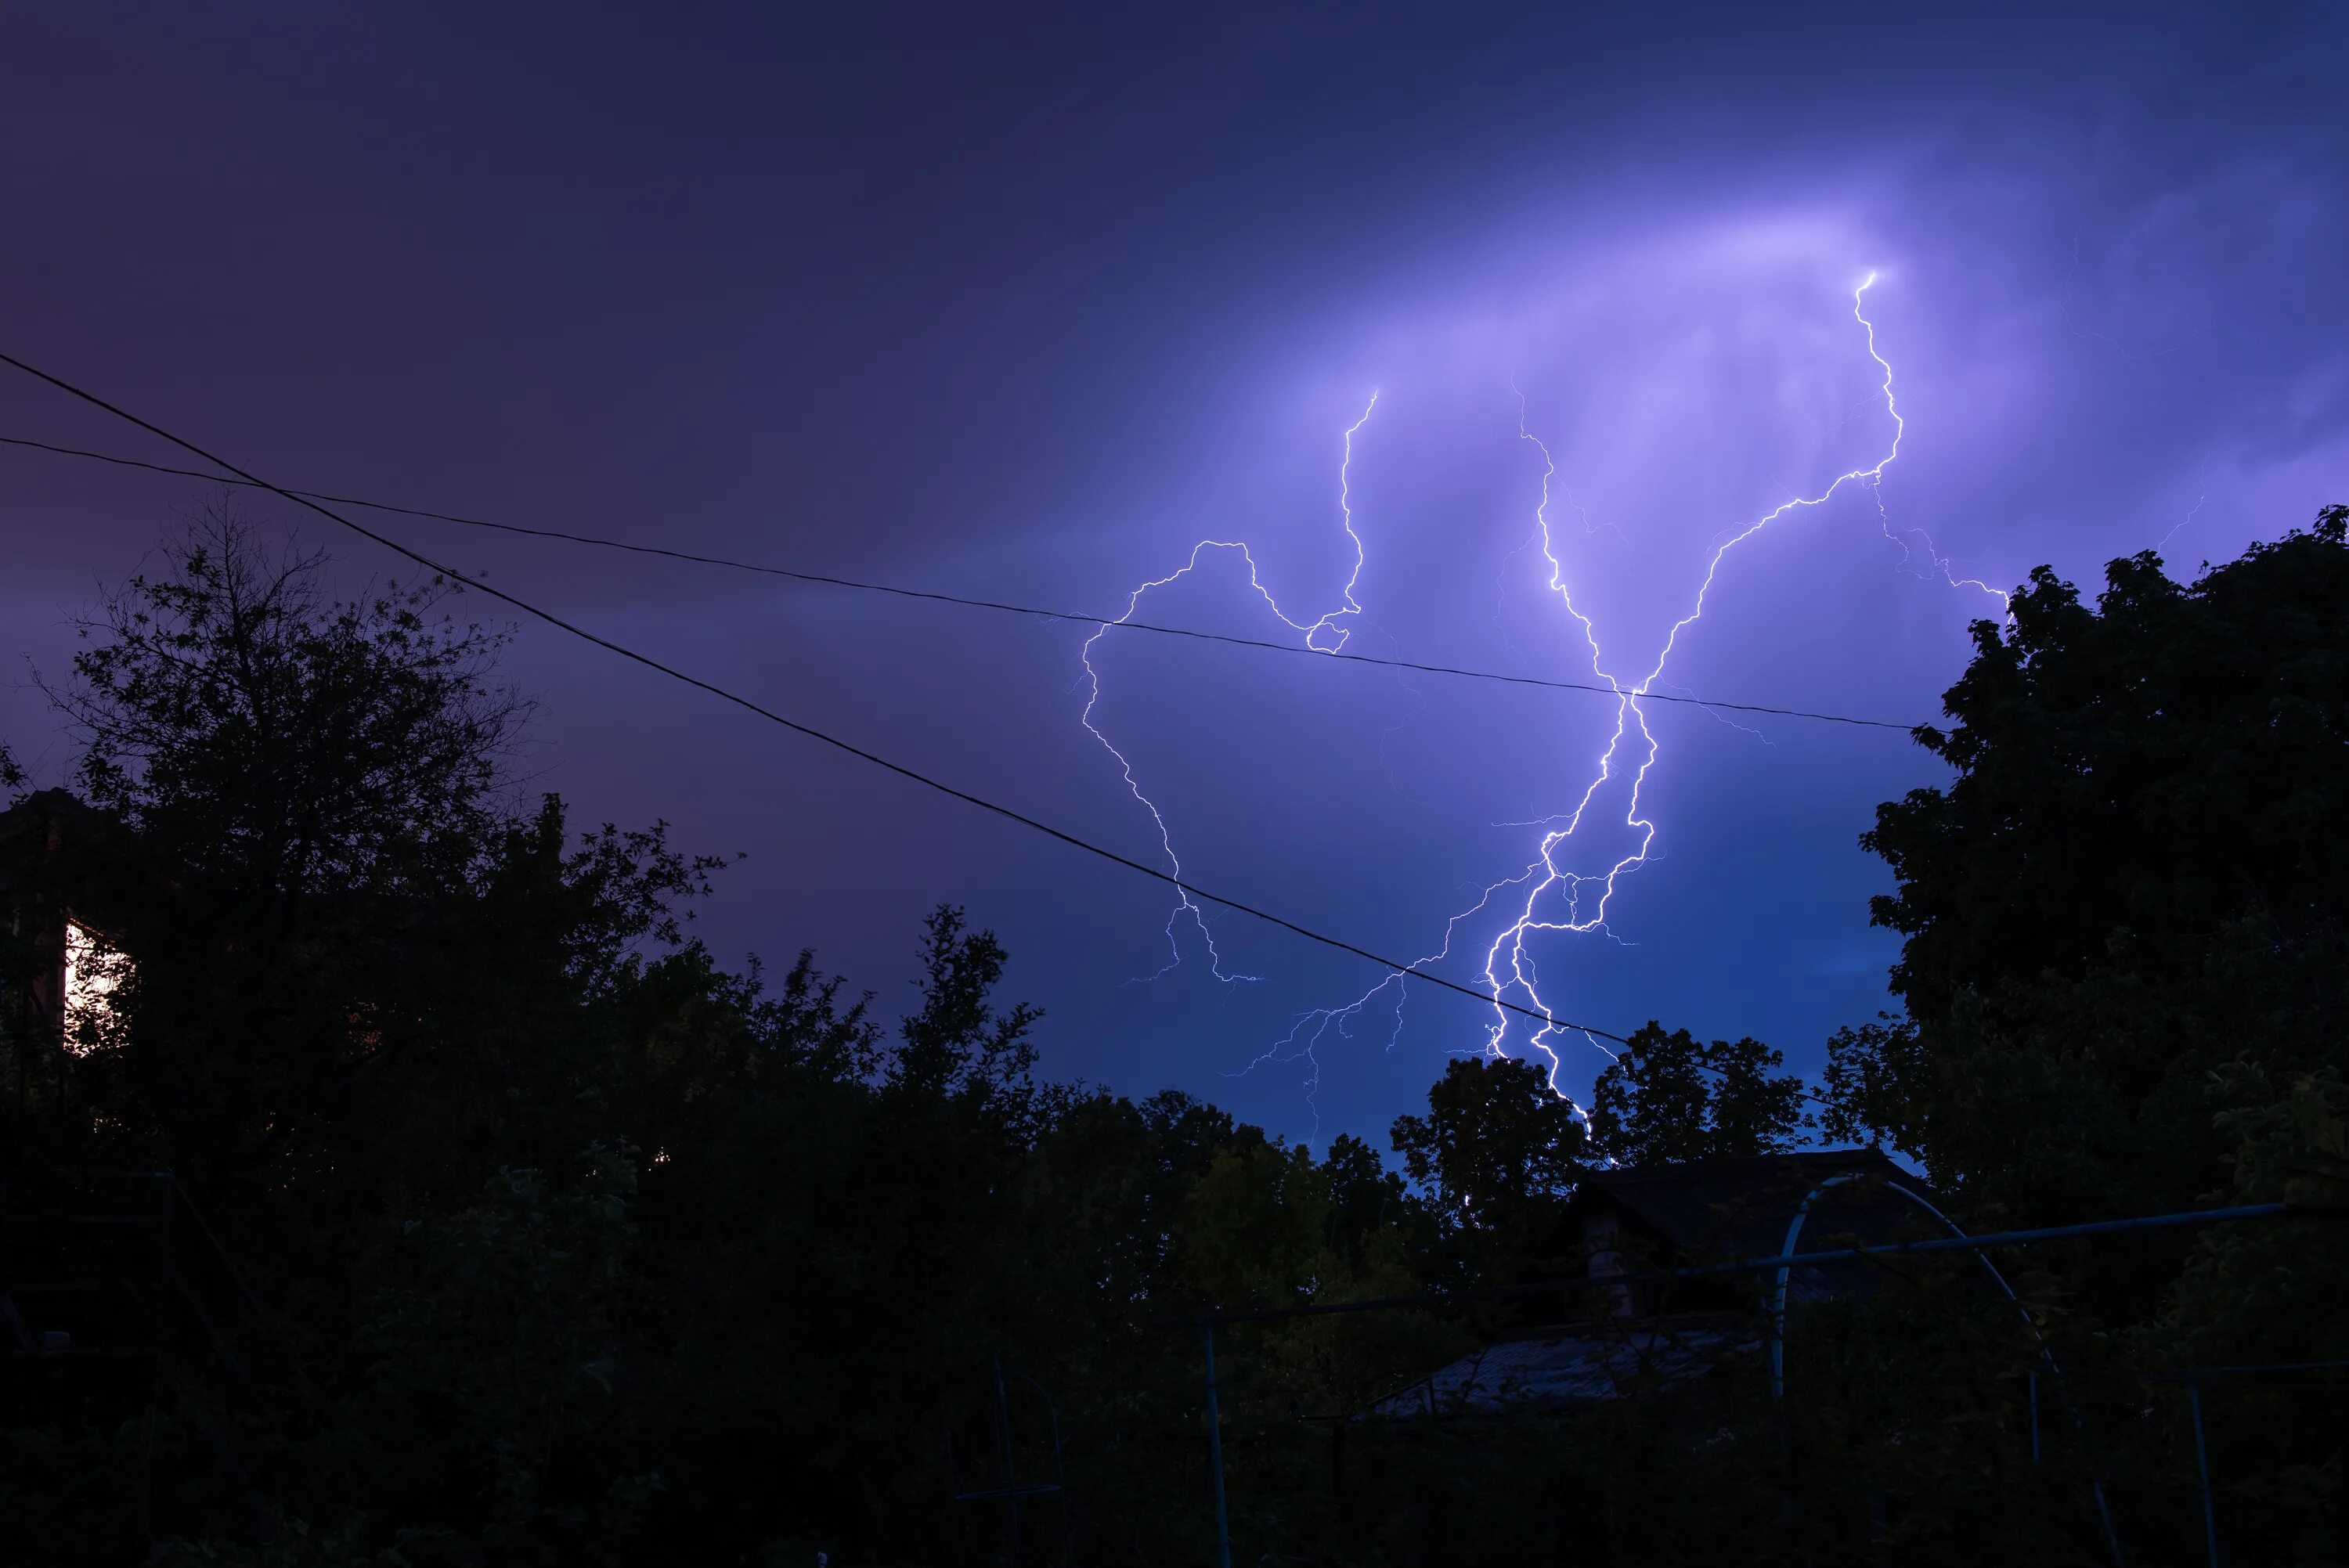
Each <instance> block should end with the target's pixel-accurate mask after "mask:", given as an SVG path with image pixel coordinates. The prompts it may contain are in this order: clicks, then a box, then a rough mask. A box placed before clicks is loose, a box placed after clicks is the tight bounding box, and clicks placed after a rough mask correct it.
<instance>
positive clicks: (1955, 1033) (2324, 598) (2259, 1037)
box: [1829, 507, 2349, 1218]
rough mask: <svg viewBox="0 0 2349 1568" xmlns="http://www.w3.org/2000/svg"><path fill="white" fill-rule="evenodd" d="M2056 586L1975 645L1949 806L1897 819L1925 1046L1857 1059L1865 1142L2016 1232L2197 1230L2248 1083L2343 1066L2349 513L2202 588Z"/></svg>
mask: <svg viewBox="0 0 2349 1568" xmlns="http://www.w3.org/2000/svg"><path fill="white" fill-rule="evenodd" d="M1974 637H1975V644H1976V652H1975V657H1974V660H1973V662H1972V663H1971V665H1969V666H1968V668H1967V670H1966V672H1965V674H1964V675H1963V676H1961V679H1960V680H1959V681H1958V683H1957V684H1956V685H1955V686H1952V687H1951V690H1950V692H1949V694H1948V696H1947V697H1946V699H1945V705H1946V707H1947V708H1948V711H1949V713H1950V715H1951V717H1952V718H1953V719H1955V720H1956V721H1957V722H1956V723H1955V724H1954V725H1953V726H1952V727H1950V728H1948V729H1946V730H1943V729H1926V730H1922V731H1920V736H1919V738H1920V740H1921V741H1922V742H1923V743H1924V744H1925V745H1926V746H1927V748H1929V749H1930V750H1931V751H1932V752H1933V753H1934V754H1935V755H1936V756H1938V757H1940V758H1942V759H1943V760H1944V761H1946V762H1948V763H1949V764H1950V765H1951V767H1952V768H1953V769H1955V770H1956V776H1955V778H1954V779H1952V780H1951V782H1950V783H1949V784H1947V785H1946V786H1943V787H1940V788H1936V789H1919V790H1916V791H1913V792H1911V793H1910V794H1909V796H1908V797H1907V798H1906V799H1902V800H1899V801H1896V802H1889V803H1888V804H1886V805H1884V806H1883V807H1881V808H1879V809H1878V814H1877V825H1876V827H1875V829H1874V830H1872V831H1870V832H1869V833H1868V834H1867V835H1866V836H1865V837H1864V838H1863V840H1862V843H1863V844H1864V845H1865V846H1866V847H1868V848H1869V849H1871V850H1873V851H1876V852H1877V853H1878V854H1880V855H1882V856H1883V857H1884V858H1885V860H1886V861H1888V862H1889V864H1890V866H1891V867H1892V870H1893V872H1894V874H1895V876H1896V878H1897V879H1898V884H1897V886H1896V889H1895V891H1894V892H1892V893H1890V894H1887V895H1884V896H1882V897H1880V898H1878V900H1877V901H1876V903H1875V918H1876V920H1877V922H1878V923H1880V924H1884V925H1889V926H1890V927H1891V928H1893V929H1894V930H1896V931H1899V932H1900V933H1901V934H1902V935H1903V936H1904V938H1905V939H1906V940H1905V943H1904V945H1903V948H1902V955H1901V959H1900V962H1899V965H1897V966H1896V968H1895V969H1894V972H1893V983H1894V986H1895V989H1896V990H1897V991H1898V992H1899V994H1900V995H1902V997H1903V999H1904V1000H1905V1001H1906V1002H1907V1004H1908V1012H1907V1015H1906V1016H1905V1017H1903V1018H1896V1019H1888V1020H1886V1021H1884V1022H1882V1023H1879V1024H1878V1025H1875V1026H1868V1027H1867V1028H1863V1029H1857V1030H1848V1031H1846V1032H1845V1033H1844V1034H1842V1035H1840V1036H1838V1037H1837V1040H1836V1041H1835V1042H1833V1044H1832V1046H1831V1051H1830V1067H1829V1080H1830V1087H1831V1088H1832V1089H1833V1090H1834V1091H1835V1095H1836V1098H1837V1101H1838V1108H1839V1109H1838V1112H1837V1126H1838V1127H1839V1128H1843V1129H1847V1130H1858V1129H1862V1128H1865V1129H1867V1130H1874V1131H1877V1132H1879V1133H1881V1134H1882V1135H1884V1136H1887V1137H1889V1138H1890V1139H1892V1140H1894V1141H1896V1142H1897V1143H1899V1144H1901V1145H1903V1146H1905V1147H1907V1148H1909V1149H1910V1150H1913V1151H1915V1152H1917V1153H1918V1154H1919V1155H1920V1157H1922V1158H1923V1159H1925V1160H1926V1161H1927V1162H1928V1164H1929V1165H1930V1168H1931V1169H1932V1171H1933V1172H1934V1174H1935V1176H1936V1178H1937V1179H1938V1180H1940V1181H1942V1182H1943V1183H1944V1184H1945V1185H1947V1186H1949V1187H1951V1189H1953V1190H1955V1191H1964V1192H1970V1193H1971V1194H1972V1195H1973V1197H1974V1199H1975V1201H1976V1202H1982V1203H1984V1204H1992V1205H2005V1206H2007V1207H2009V1208H2011V1209H2013V1210H2014V1211H2015V1212H2030V1213H2033V1214H2040V1215H2048V1216H2052V1215H2054V1214H2058V1213H2060V1214H2062V1215H2063V1217H2065V1218H2075V1217H2077V1216H2079V1215H2080V1214H2082V1213H2100V1212H2101V1213H2110V1212H2128V1211H2129V1210H2131V1209H2137V1208H2146V1207H2155V1206H2167V1207H2178V1206H2182V1205H2184V1204H2186V1203H2190V1202H2197V1201H2199V1200H2200V1198H2201V1197H2202V1196H2203V1195H2205V1194H2208V1193H2209V1192H2211V1191H2214V1190H2215V1189H2216V1188H2217V1187H2218V1186H2219V1185H2220V1181H2221V1179H2222V1172H2221V1167H2220V1159H2221V1157H2222V1155H2223V1154H2224V1152H2225V1150H2226V1147H2227V1140H2226V1138H2225V1137H2224V1135H2222V1134H2221V1133H2220V1131H2219V1130H2218V1129H2217V1127H2216V1126H2215V1123H2214V1118H2215V1117H2216V1116H2217V1115H2218V1114H2219V1113H2220V1112H2221V1111H2223V1110H2225V1109H2229V1104H2230V1102H2229V1099H2228V1097H2227V1094H2226V1092H2225V1091H2224V1090H2223V1088H2222V1087H2221V1086H2222V1085H2223V1084H2224V1083H2225V1082H2227V1081H2233V1082H2236V1083H2238V1084H2246V1083H2250V1082H2251V1081H2254V1080H2253V1079H2252V1078H2244V1077H2240V1076H2239V1077H2237V1078H2233V1079H2232V1080H2229V1079H2228V1078H2225V1076H2224V1075H2221V1074H2220V1072H2219V1069H2220V1068H2221V1067H2222V1066H2223V1065H2225V1064H2227V1063H2229V1062H2230V1061H2234V1060H2236V1059H2238V1058H2239V1057H2240V1058H2244V1059H2247V1060H2249V1061H2251V1062H2253V1063H2255V1064H2257V1065H2258V1066H2259V1067H2260V1068H2261V1070H2262V1071H2263V1072H2265V1073H2267V1074H2269V1075H2270V1076H2271V1078H2273V1079H2275V1080H2277V1081H2281V1080H2282V1078H2288V1077H2289V1076H2290V1075H2291V1074H2292V1072H2294V1071H2298V1070H2307V1069H2309V1068H2314V1067H2317V1066H2320V1065H2323V1063H2325V1062H2327V1061H2328V1060H2333V1059H2335V1056H2336V1053H2337V1051H2338V1048H2339V1047H2338V1042H2339V1041H2340V1040H2341V1039H2342V1038H2343V1037H2344V1033H2343V1031H2344V1024H2349V1011H2344V1001H2343V992H2342V988H2341V987H2340V985H2338V978H2337V977H2338V975H2339V974H2340V971H2341V965H2342V955H2343V951H2344V949H2343V923H2342V917H2343V915H2344V913H2349V893H2344V889H2349V847H2344V840H2343V839H2342V836H2341V835H2340V834H2339V833H2338V832H2337V831H2336V830H2334V829H2333V826H2332V824H2333V823H2335V822H2337V821H2338V820H2340V818H2341V816H2342V814H2343V812H2344V810H2349V509H2343V508H2339V507H2334V508H2331V509H2328V510H2327V511H2325V512H2323V514H2322V515H2321V516H2320V518H2319V519H2318V521H2317V522H2316V525H2315V526H2314V527H2313V529H2311V530H2310V531H2306V532H2295V533H2292V534H2289V535H2287V536H2286V537H2285V538H2283V539H2282V540H2280V541H2278V542H2275V543H2272V544H2261V545H2255V546H2253V547H2252V548H2251V550H2250V551H2248V552H2246V553H2245V554H2244V555H2243V556H2242V557H2241V558H2240V559H2239V560H2237V561H2234V562H2229V563H2227V564H2225V565H2222V566H2220V567H2217V568H2215V569H2212V570H2209V571H2208V572H2206V573H2204V574H2203V575H2202V576H2201V577H2200V578H2199V579H2198V580H2197V581H2195V582H2194V583H2190V584H2180V583H2175V582H2172V581H2171V580H2170V579H2168V577H2166V576H2164V575H2163V574H2162V573H2161V570H2160V563H2159V562H2158V560H2157V559H2156V558H2155V557H2153V556H2152V555H2151V554H2149V553H2148V554H2144V555H2138V556H2133V557H2130V558H2128V559H2126V560H2121V561H2116V562H2113V563H2112V564H2111V566H2110V567H2109V568H2108V570H2107V572H2106V591H2105V593H2103V595H2102V596H2101V597H2100V599H2099V600H2098V602H2097V603H2096V605H2095V607H2094V608H2093V609H2091V608H2090V607H2088V606H2086V605H2085V604H2084V603H2082V602H2081V599H2080V595H2079V593H2077V591H2076V590H2075V589H2074V588H2073V587H2072V586H2071V585H2070V584H2068V583H2063V582H2061V581H2059V580H2057V579H2056V578H2055V577H2054V575H2053V573H2049V572H2047V571H2046V570H2045V569H2044V568H2043V569H2041V570H2040V571H2038V572H2036V573H2033V576H2032V580H2031V583H2030V585H2029V586H2028V587H2027V588H2026V589H2025V590H2024V591H2023V593H2019V594H2017V595H2016V597H2015V599H2014V602H2013V622H2012V624H2010V625H2009V626H2006V627H2000V626H1997V625H1994V624H1991V623H1988V622H1982V623H1978V624H1976V626H1975V628H1974Z"/></svg>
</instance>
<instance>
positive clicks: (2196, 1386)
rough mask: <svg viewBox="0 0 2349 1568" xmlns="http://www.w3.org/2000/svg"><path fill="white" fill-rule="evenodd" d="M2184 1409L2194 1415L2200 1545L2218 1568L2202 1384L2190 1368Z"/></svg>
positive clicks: (2217, 1521)
mask: <svg viewBox="0 0 2349 1568" xmlns="http://www.w3.org/2000/svg"><path fill="white" fill-rule="evenodd" d="M2186 1408H2188V1409H2189V1410H2190V1411H2192V1412H2193V1415H2194V1469H2195V1471H2196V1473H2197V1474H2199V1476H2200V1477H2201V1480H2202V1543H2203V1545H2204V1546H2205V1547H2206V1548H2208V1550H2209V1553H2210V1568H2219V1515H2218V1513H2217V1511H2215V1510H2214V1509H2213V1508H2212V1506H2211V1502H2210V1448H2209V1444H2208V1443H2206V1442H2204V1441H2203V1439H2202V1384H2201V1379H2200V1378H2199V1377H2197V1376H2196V1374H2195V1371H2194V1368H2193V1367H2188V1368H2187V1369H2186Z"/></svg>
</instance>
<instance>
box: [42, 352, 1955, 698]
mask: <svg viewBox="0 0 2349 1568" xmlns="http://www.w3.org/2000/svg"><path fill="white" fill-rule="evenodd" d="M11 363H14V361H11ZM35 374H38V372H36V373H35ZM0 446H10V447H26V448H29V449H33V450H35V451H41V452H50V453H54V454H56V455H57V456H58V457H65V458H87V459H91V460H93V461H96V462H101V463H112V464H114V465H115V466H116V467H118V468H126V469H148V470H149V471H150V472H152V473H159V474H176V475H178V476H180V477H181V478H184V479H191V480H210V481H211V482H212V483H214V484H237V485H246V486H251V487H252V488H254V489H258V490H273V491H275V492H276V493H277V494H279V495H282V496H285V497H287V498H288V499H290V500H296V501H300V502H304V503H305V504H306V503H308V502H312V501H331V502H333V503H334V504H336V506H363V507H366V508H367V510H369V511H388V512H397V513H398V514H399V515H400V516H402V517H421V518H429V519H430V520H432V521H435V522H453V523H457V524H460V526H462V527H465V528H482V529H489V530H492V531H495V532H498V533H518V534H522V535H524V536H526V537H528V538H532V539H560V540H564V541H566V542H569V543H572V544H592V545H594V546H595V547H596V548H597V549H600V550H625V551H626V552H629V553H631V554H635V555H660V556H666V557H667V558H668V559H669V560H671V561H690V562H697V563H698V564H700V565H703V566H723V567H726V568H728V569H730V570H731V571H736V572H756V573H761V574H762V575H764V576H768V577H787V578H790V579H791V580H792V582H794V583H820V584H822V585H823V586H824V587H828V588H853V589H854V590H856V591H857V592H858V593H887V594H890V595H892V596H894V597H895V598H899V599H926V600H928V601H930V602H932V603H939V604H959V605H962V606H963V607H965V608H966V609H971V610H993V611H997V612H999V613H1000V614H1009V615H1033V616H1036V617H1038V618H1039V619H1041V620H1047V621H1067V622H1072V623H1074V624H1078V625H1090V626H1110V627H1114V628H1116V629H1118V630H1120V631H1130V632H1155V633H1157V634H1159V635H1161V636H1167V637H1189V638H1192V639H1194V640H1195V641H1198V642H1203V643H1228V644H1230V645H1233V646H1234V647H1240V648H1260V649H1264V650H1267V651H1268V652H1271V653H1276V654H1302V655H1307V656H1309V657H1312V658H1319V659H1343V660H1345V661H1347V662H1348V663H1350V664H1358V665H1381V666H1383V667H1385V668H1387V669H1396V670H1412V671H1414V672H1416V673H1418V674H1421V675H1431V676H1457V677H1459V678H1460V679H1463V680H1478V681H1495V682H1498V683H1500V684H1502V685H1504V686H1543V687H1547V688H1548V689H1550V690H1552V691H1578V692H1596V693H1598V694H1599V695H1600V696H1616V697H1621V696H1637V697H1638V698H1639V700H1640V701H1641V702H1673V703H1686V704H1688V705H1690V706H1691V707H1705V708H1715V707H1718V708H1727V709H1729V710H1731V711H1733V712H1736V713H1762V714H1775V715H1776V716H1777V717H1781V718H1811V719H1817V720H1818V721H1820V722H1821V723H1823V724H1848V725H1857V726H1858V727H1862V728H1866V729H1897V730H1899V731H1902V732H1903V733H1908V732H1913V731H1914V730H1916V729H1917V728H1919V726H1917V725H1913V724H1902V723H1899V722H1898V721H1896V720H1893V719H1889V718H1856V717H1852V716H1851V715H1849V714H1841V713H1816V712H1813V711H1811V710H1809V709H1806V708H1798V707H1769V706H1767V705H1765V704H1763V703H1753V702H1715V701H1713V699H1711V698H1709V697H1699V696H1676V695H1673V694H1671V693H1667V692H1654V691H1650V692H1638V693H1632V692H1627V691H1625V690H1624V689H1623V688H1621V687H1620V686H1611V685H1610V686H1600V685H1599V684H1598V683H1597V682H1595V681H1559V680H1546V679H1544V678H1542V677H1541V676H1513V675H1504V674H1501V673H1500V672H1498V671H1495V670H1475V669H1465V668H1463V667H1461V666H1459V665H1431V664H1422V663H1419V662H1417V661H1415V660H1412V659H1382V658H1380V657H1378V656H1377V655H1374V654H1349V653H1343V652H1335V651H1328V650H1324V649H1320V648H1309V647H1299V646H1298V645H1296V644H1294V643H1276V642H1271V641H1269V640H1268V639H1265V638H1260V637H1235V636H1229V635H1226V634H1224V633H1221V632H1200V631H1193V630H1191V629H1189V628H1187V627H1183V626H1160V625H1155V624H1152V623H1150V622H1147V621H1128V620H1123V619H1119V618H1117V617H1114V616H1109V615H1091V614H1081V613H1079V612H1077V611H1073V610H1040V609H1038V608H1036V607H1035V606H1033V605H1030V604H1009V603H1003V602H1002V601H1000V600H996V599H974V598H968V597H966V596H964V595H962V594H959V593H933V592H931V591H929V590H926V589H921V588H905V587H901V586H899V585H897V584H895V583H865V582H862V581H860V580H858V579H856V578H854V577H834V576H831V575H828V574H826V573H821V572H799V571H794V570H792V568H790V567H786V566H765V565H761V564H760V563H759V562H753V561H734V560H730V559H729V558H727V557H726V556H722V555H698V554H696V553H694V552H691V551H689V550H669V549H665V548H664V547H662V546H660V545H657V544H635V543H631V542H628V541H626V540H622V539H604V538H600V537H598V536H596V535H595V534H592V533H572V532H568V531H564V530H563V529H558V528H525V527H523V525H522V524H520V523H513V522H491V521H486V520H484V519H481V518H478V517H459V516H457V515H456V514H454V513H452V512H446V511H426V510H424V509H423V508H420V507H412V506H395V505H393V504H392V503H391V502H389V501H382V500H363V499H361V498H359V497H357V496H347V495H329V494H326V493H325V492H323V491H320V490H279V489H278V487H277V486H275V485H272V484H264V483H262V482H261V481H260V480H223V479H222V478H221V476H220V475H218V474H207V473H201V472H199V471H197V470H196V469H180V468H173V467H171V465H170V464H168V463H150V462H142V461H140V459H137V458H123V457H117V456H115V455H114V454H112V453H110V452H92V451H86V450H84V449H81V448H78V447H60V446H54V445H52V444H50V443H49V442H47V441H35V440H30V439H27V438H25V437H22V436H0Z"/></svg>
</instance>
